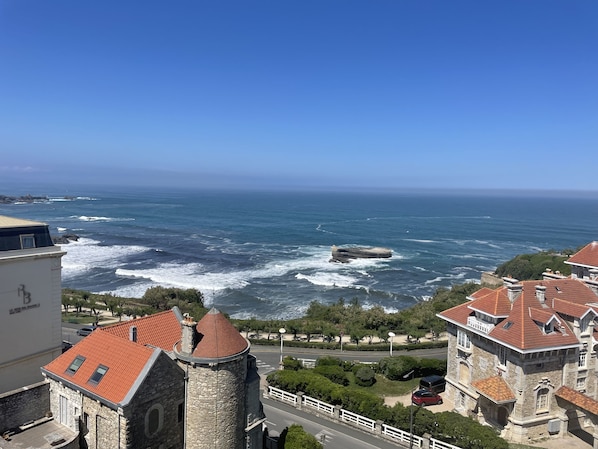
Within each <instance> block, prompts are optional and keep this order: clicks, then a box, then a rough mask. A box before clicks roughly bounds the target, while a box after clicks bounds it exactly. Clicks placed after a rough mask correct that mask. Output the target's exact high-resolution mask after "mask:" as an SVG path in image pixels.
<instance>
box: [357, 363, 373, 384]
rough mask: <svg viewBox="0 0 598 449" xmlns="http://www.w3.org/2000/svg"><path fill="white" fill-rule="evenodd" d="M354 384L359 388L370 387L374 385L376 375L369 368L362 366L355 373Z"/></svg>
mask: <svg viewBox="0 0 598 449" xmlns="http://www.w3.org/2000/svg"><path fill="white" fill-rule="evenodd" d="M355 383H356V384H357V385H359V386H361V387H371V386H372V385H374V384H375V383H376V373H374V370H373V369H372V368H371V367H369V366H365V365H362V366H360V367H359V369H357V370H356V371H355Z"/></svg>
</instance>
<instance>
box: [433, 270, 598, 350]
mask: <svg viewBox="0 0 598 449" xmlns="http://www.w3.org/2000/svg"><path fill="white" fill-rule="evenodd" d="M521 284H522V290H521V293H520V294H519V295H518V296H517V298H516V299H515V300H514V301H513V303H512V305H511V303H510V301H509V299H508V288H507V287H505V286H503V287H500V288H498V289H496V290H492V291H491V293H488V292H487V291H484V292H482V293H480V294H477V295H475V294H474V295H472V297H473V299H472V300H471V301H469V302H467V303H464V304H461V305H458V306H456V307H453V308H451V309H448V310H445V311H443V312H441V313H440V314H439V316H441V317H442V318H444V319H446V320H448V321H451V322H454V323H456V324H459V325H462V326H463V327H465V326H467V319H468V317H469V316H471V315H473V314H474V310H477V311H480V312H484V313H486V314H489V315H493V316H497V317H502V316H506V318H505V319H504V320H501V321H500V322H499V323H498V324H497V325H496V326H495V327H494V328H493V329H492V330H491V331H490V332H489V334H488V335H489V336H491V337H493V338H495V339H496V340H498V341H500V342H502V343H503V344H505V345H509V346H512V347H515V348H518V349H520V350H522V351H526V350H534V349H542V348H550V347H559V346H574V345H576V344H579V341H578V340H577V337H575V334H574V333H573V331H572V330H571V328H570V327H569V325H568V324H567V322H566V321H565V320H561V322H560V323H559V325H558V326H555V328H554V331H553V332H550V333H545V332H544V329H543V326H540V325H539V324H537V322H535V321H534V318H535V319H536V321H538V322H540V323H542V322H548V321H549V320H550V317H551V316H553V315H554V316H556V317H559V313H563V314H567V315H570V316H574V317H575V316H583V311H586V312H587V309H588V308H590V307H592V308H593V309H594V310H595V311H596V312H598V305H596V304H597V303H598V297H597V296H596V294H595V293H594V292H593V291H592V289H591V288H589V287H588V286H587V285H586V284H585V283H584V282H583V281H581V280H579V279H571V278H567V279H549V280H543V281H523V282H521ZM538 284H541V285H543V286H544V287H546V289H545V290H544V295H545V301H544V303H543V304H542V303H541V302H540V300H539V299H538V297H537V296H536V285H538ZM505 300H506V301H509V303H508V307H509V309H510V310H509V311H508V313H506V314H504V310H505V309H506V307H507V303H506V302H505ZM553 304H554V305H555V308H552V305H553ZM580 313H581V315H580ZM503 314H504V315H503ZM507 323H509V324H508V325H507Z"/></svg>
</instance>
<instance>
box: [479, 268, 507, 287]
mask: <svg viewBox="0 0 598 449" xmlns="http://www.w3.org/2000/svg"><path fill="white" fill-rule="evenodd" d="M480 282H481V283H482V285H485V286H488V287H489V288H496V287H502V286H503V280H502V279H501V278H499V277H498V276H496V275H495V274H494V273H492V272H491V271H484V272H483V273H482V276H481V278H480Z"/></svg>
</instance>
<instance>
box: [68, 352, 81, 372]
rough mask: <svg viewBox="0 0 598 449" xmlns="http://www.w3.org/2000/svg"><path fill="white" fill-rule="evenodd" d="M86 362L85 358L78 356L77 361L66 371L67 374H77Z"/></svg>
mask: <svg viewBox="0 0 598 449" xmlns="http://www.w3.org/2000/svg"><path fill="white" fill-rule="evenodd" d="M84 361H85V357H83V356H82V355H78V356H77V357H75V360H73V363H71V365H70V366H69V367H68V368H67V369H66V372H67V373H68V374H71V375H73V374H75V373H76V372H77V370H78V369H79V368H81V365H83V362H84Z"/></svg>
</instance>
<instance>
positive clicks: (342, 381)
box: [314, 365, 349, 387]
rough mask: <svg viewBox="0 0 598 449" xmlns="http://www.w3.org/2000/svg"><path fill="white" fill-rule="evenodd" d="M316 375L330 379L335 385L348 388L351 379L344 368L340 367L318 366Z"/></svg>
mask: <svg viewBox="0 0 598 449" xmlns="http://www.w3.org/2000/svg"><path fill="white" fill-rule="evenodd" d="M314 373H317V374H320V375H322V376H324V377H326V378H327V379H330V380H331V381H332V382H334V383H335V384H339V385H343V386H345V387H346V386H347V385H349V379H348V378H347V375H346V374H345V371H344V370H343V368H342V367H340V366H338V365H318V366H316V367H315V368H314Z"/></svg>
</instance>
